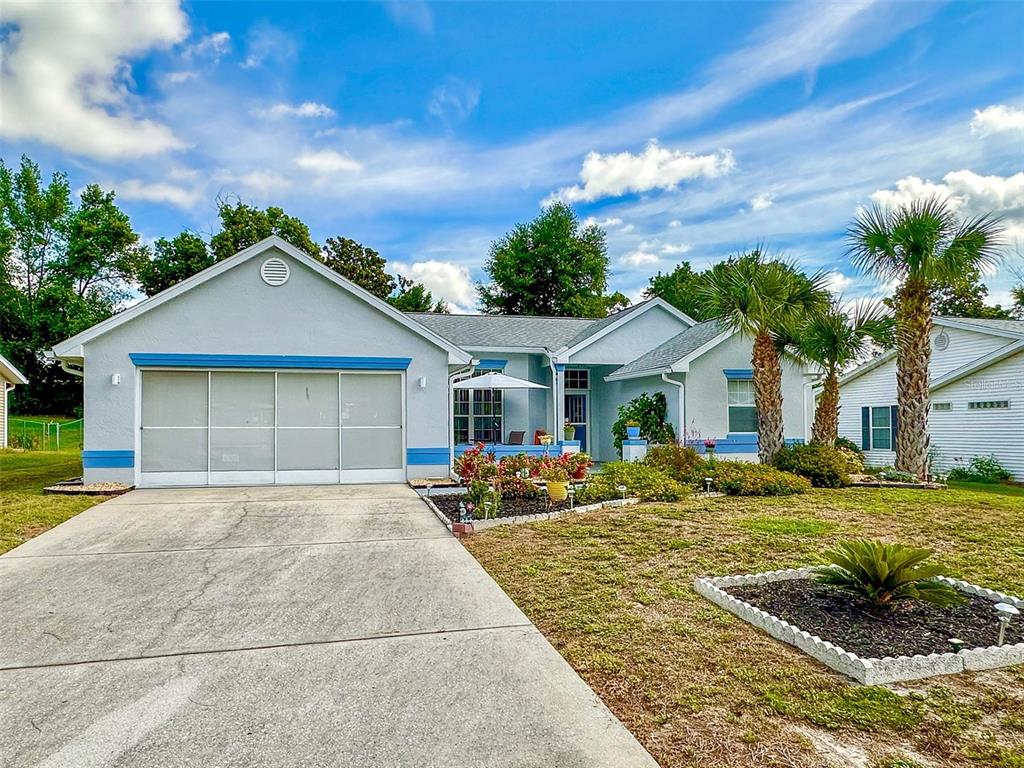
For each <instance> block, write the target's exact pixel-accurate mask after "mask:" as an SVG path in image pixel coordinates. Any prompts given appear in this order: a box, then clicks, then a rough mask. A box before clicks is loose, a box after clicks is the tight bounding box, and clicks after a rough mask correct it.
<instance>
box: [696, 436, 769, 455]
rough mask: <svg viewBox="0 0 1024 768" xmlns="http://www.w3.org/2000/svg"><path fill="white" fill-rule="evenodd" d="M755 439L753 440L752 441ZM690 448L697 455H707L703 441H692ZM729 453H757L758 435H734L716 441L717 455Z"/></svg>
mask: <svg viewBox="0 0 1024 768" xmlns="http://www.w3.org/2000/svg"><path fill="white" fill-rule="evenodd" d="M750 438H753V439H750ZM690 447H691V448H693V450H695V451H696V452H697V453H700V454H707V452H708V451H707V448H705V447H704V441H703V440H691V441H690ZM727 453H757V435H754V434H751V435H746V434H738V433H733V434H731V435H730V436H729V437H726V438H716V439H715V455H716V456H719V455H722V454H727Z"/></svg>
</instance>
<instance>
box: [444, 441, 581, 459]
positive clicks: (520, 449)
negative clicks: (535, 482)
mask: <svg viewBox="0 0 1024 768" xmlns="http://www.w3.org/2000/svg"><path fill="white" fill-rule="evenodd" d="M472 447H473V446H472V445H456V446H455V455H456V456H461V455H462V454H464V453H465V452H466V451H468V450H469V449H470V448H472ZM484 450H485V451H491V452H493V453H494V455H495V456H496V457H497V458H499V459H503V458H505V457H506V456H518V455H519V454H520V453H525V454H527V455H529V456H558V455H559V454H561V452H562V449H561V448H560V447H559V446H557V445H494V444H491V445H485V446H484Z"/></svg>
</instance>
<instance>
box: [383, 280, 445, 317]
mask: <svg viewBox="0 0 1024 768" xmlns="http://www.w3.org/2000/svg"><path fill="white" fill-rule="evenodd" d="M388 303H389V304H391V306H393V307H394V308H395V309H397V310H399V311H401V312H438V313H440V314H443V315H448V314H451V309H450V308H449V306H448V304H447V302H445V300H444V299H438V300H437V301H434V296H433V295H432V294H431V293H430V291H428V290H427V287H426V286H425V285H423V283H417V282H415V281H413V280H410V279H409V278H407V277H402V276H401V275H399V276H398V289H397V290H396V291H395V292H394V293H393V294H392V295H391V296H389V297H388Z"/></svg>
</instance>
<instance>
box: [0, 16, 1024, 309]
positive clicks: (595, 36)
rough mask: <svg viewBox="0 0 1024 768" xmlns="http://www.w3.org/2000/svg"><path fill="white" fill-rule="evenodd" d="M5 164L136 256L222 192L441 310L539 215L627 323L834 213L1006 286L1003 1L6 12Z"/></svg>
mask: <svg viewBox="0 0 1024 768" xmlns="http://www.w3.org/2000/svg"><path fill="white" fill-rule="evenodd" d="M0 19H2V22H0V23H2V26H0V41H2V46H3V56H4V68H3V71H2V72H0V78H2V81H3V82H2V83H0V100H2V101H0V106H2V108H3V111H2V113H0V114H2V115H3V117H2V118H0V142H2V145H0V146H2V152H0V154H2V156H3V158H4V160H5V161H6V162H8V163H12V162H16V160H17V156H18V155H19V154H21V153H23V152H24V153H27V154H29V155H30V156H31V157H33V158H34V159H36V160H37V161H39V162H40V164H41V165H42V166H43V168H44V170H46V171H50V170H54V169H64V170H67V171H68V173H69V175H70V177H71V181H72V184H73V185H74V186H75V187H81V186H82V185H84V184H85V183H87V182H90V181H97V182H100V183H101V184H103V185H105V186H108V187H112V188H114V189H115V190H116V191H117V192H118V196H119V199H120V201H121V204H122V205H123V206H124V208H125V209H126V210H127V211H128V212H129V213H130V214H131V216H132V220H133V222H134V224H135V226H136V228H137V229H138V230H139V231H140V232H141V233H142V234H143V236H144V237H146V238H156V237H159V236H163V235H167V236H172V235H174V234H176V233H177V232H178V231H180V230H181V229H182V228H190V229H194V230H197V231H200V232H203V233H211V232H213V231H214V230H215V227H216V216H215V204H216V199H217V197H218V196H221V197H239V198H241V199H243V200H245V201H248V202H252V203H255V204H258V205H261V206H263V205H270V204H273V205H280V206H282V207H283V208H285V210H287V211H288V212H289V213H291V214H293V215H296V216H299V217H300V218H302V219H303V220H304V221H306V222H307V223H308V224H309V225H310V227H311V229H312V231H313V235H314V237H316V238H317V239H321V240H322V239H324V238H326V237H328V236H333V235H343V236H348V237H352V238H355V239H357V240H359V241H360V242H363V243H364V244H366V245H369V246H371V247H373V248H376V249H377V250H378V251H380V252H381V253H382V254H383V255H384V256H385V257H386V258H388V259H389V261H390V262H391V263H392V268H393V269H395V270H397V271H400V272H402V273H404V274H407V275H410V276H413V277H415V278H417V279H420V280H423V281H424V282H426V283H427V285H428V287H430V288H432V289H433V290H434V291H435V292H436V293H439V294H441V295H443V296H445V298H447V299H448V300H449V301H450V302H451V303H453V304H454V305H455V306H457V307H458V308H460V309H462V310H470V309H472V307H473V301H474V299H473V292H472V282H473V281H474V280H477V279H480V278H481V277H482V273H481V269H480V268H481V266H482V264H483V262H484V260H485V258H486V255H487V249H488V245H489V243H490V242H491V241H492V240H494V239H495V238H497V237H500V236H501V235H502V234H503V233H504V232H506V231H507V230H508V229H510V228H511V226H512V225H514V224H515V223H516V222H519V221H525V220H528V219H530V218H532V217H533V216H535V215H536V214H537V213H538V212H539V211H540V210H541V206H542V205H543V204H544V203H545V201H549V200H553V199H563V200H567V201H569V202H571V203H572V204H573V205H574V207H575V208H576V210H577V211H578V213H579V214H580V216H581V218H593V219H594V220H596V221H598V222H600V223H602V225H603V226H604V227H605V228H606V230H607V232H608V241H609V256H610V258H611V267H612V276H611V287H612V288H614V289H618V290H622V291H623V292H625V293H626V294H627V295H630V296H632V297H634V298H637V297H639V295H640V292H641V291H642V289H643V288H644V286H645V285H646V283H647V278H648V277H649V276H650V275H651V274H653V273H655V272H657V271H659V270H662V271H667V270H670V269H671V268H672V267H673V266H674V265H675V264H676V263H677V262H678V261H679V260H680V259H687V260H689V261H691V263H693V264H694V265H695V266H698V267H700V266H705V265H707V264H710V263H713V262H714V261H717V260H719V259H721V258H723V257H725V256H726V255H728V254H729V253H731V252H734V251H736V250H738V249H742V248H747V247H750V246H752V245H755V244H757V243H759V242H766V243H768V244H769V246H770V247H772V248H773V249H777V250H779V251H782V252H785V253H786V254H788V255H789V256H791V257H794V258H797V259H799V260H800V261H801V262H802V263H803V264H804V265H805V266H806V267H807V268H808V269H825V270H828V271H829V272H831V273H833V279H832V281H833V286H834V287H835V288H836V289H837V290H841V291H842V292H843V293H844V294H845V295H846V296H849V297H854V296H862V295H871V294H878V293H880V292H884V290H885V286H878V285H876V284H874V282H873V281H871V280H869V279H866V278H863V277H861V276H858V275H857V274H856V273H855V272H854V271H853V270H852V269H851V268H850V266H849V264H848V263H847V262H846V260H845V258H844V256H843V240H842V237H843V230H844V227H845V226H846V225H847V223H848V222H849V220H850V218H851V217H852V216H853V215H854V214H855V212H856V210H857V207H858V206H860V205H864V204H867V203H870V202H871V201H872V200H877V201H880V202H886V203H892V202H899V201H902V200H906V199H910V198H912V197H914V196H917V195H922V194H928V193H932V192H939V193H942V194H946V195H949V196H951V197H952V199H953V200H954V201H955V204H956V205H958V206H959V207H960V209H961V211H962V212H964V213H965V214H970V213H976V212H981V211H986V210H996V211H998V212H999V213H1000V214H1002V215H1003V216H1005V217H1006V221H1007V225H1008V234H1009V237H1010V244H1009V246H1008V248H1007V252H1008V256H1009V260H1008V262H1007V265H1006V266H1004V267H1003V268H1002V269H1001V270H1000V271H999V272H998V273H996V274H994V275H991V276H989V278H988V282H989V284H990V287H991V288H992V291H993V298H994V299H996V300H1003V301H1005V298H1006V292H1007V290H1008V289H1009V287H1010V285H1011V284H1012V283H1013V281H1014V279H1013V276H1012V269H1011V267H1012V266H1013V265H1014V264H1016V265H1018V266H1020V267H1024V257H1022V256H1021V254H1022V253H1024V169H1022V165H1024V58H1022V56H1024V55H1022V53H1021V48H1020V45H1019V40H1020V39H1021V36H1022V34H1024V5H1021V4H1019V3H970V4H967V3H960V4H958V3H949V4H942V3H909V2H908V3H898V4H891V3H876V2H866V1H865V2H854V3H842V4H838V3H836V4H828V3H815V4H775V3H656V4H644V3H614V2H607V3H559V4H542V3H530V4H515V3H480V4H463V3H432V4H426V3H371V2H365V3H329V2H321V3H301V2H291V3H277V4H270V3H267V4H261V3H213V2H201V3H191V4H181V3H178V2H176V0H158V1H154V2H149V3H140V4H131V3H123V2H111V3H85V4H82V3H79V4H69V5H61V4H59V3H40V4H33V3H26V4H21V3H17V2H7V3H4V4H3V6H0Z"/></svg>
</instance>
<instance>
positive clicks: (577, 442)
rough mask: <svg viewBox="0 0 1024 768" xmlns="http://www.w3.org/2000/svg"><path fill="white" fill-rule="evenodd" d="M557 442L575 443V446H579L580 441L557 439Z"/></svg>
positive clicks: (564, 443) (563, 443)
mask: <svg viewBox="0 0 1024 768" xmlns="http://www.w3.org/2000/svg"><path fill="white" fill-rule="evenodd" d="M558 444H559V445H575V446H576V447H579V446H580V441H579V440H559V441H558Z"/></svg>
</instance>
